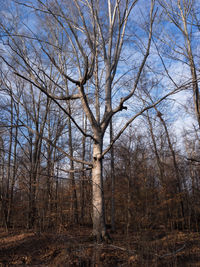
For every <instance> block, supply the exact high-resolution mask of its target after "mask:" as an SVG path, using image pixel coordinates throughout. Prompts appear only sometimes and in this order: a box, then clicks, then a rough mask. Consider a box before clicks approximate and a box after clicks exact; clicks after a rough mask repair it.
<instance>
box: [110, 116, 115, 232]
mask: <svg viewBox="0 0 200 267" xmlns="http://www.w3.org/2000/svg"><path fill="white" fill-rule="evenodd" d="M112 141H113V124H112V119H111V121H110V143H112ZM110 167H111V227H112V231H113V232H114V231H115V166H114V147H113V146H112V147H111V150H110Z"/></svg>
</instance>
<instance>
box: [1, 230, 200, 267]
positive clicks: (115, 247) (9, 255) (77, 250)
mask: <svg viewBox="0 0 200 267" xmlns="http://www.w3.org/2000/svg"><path fill="white" fill-rule="evenodd" d="M90 233H91V229H89V228H86V227H70V228H69V229H68V230H66V231H62V232H61V231H60V232H59V233H55V232H54V233H41V234H38V233H34V232H31V231H26V232H25V231H20V230H18V231H9V232H5V231H4V230H3V229H0V266H25V265H27V266H52V267H53V266H61V267H62V266H81V267H84V266H85V267H90V266H95V267H98V266H102V267H104V266H113V267H115V266H116V267H117V266H141V267H143V266H150V267H151V266H162V267H164V266H192V267H193V266H199V267H200V233H197V232H187V231H185V232H184V231H173V232H165V231H158V230H157V231H156V230H151V231H141V232H131V233H129V235H128V236H127V235H126V234H123V233H122V232H120V231H118V233H115V234H111V235H112V238H113V242H112V244H97V243H95V242H94V241H93V240H92V239H91V237H90Z"/></svg>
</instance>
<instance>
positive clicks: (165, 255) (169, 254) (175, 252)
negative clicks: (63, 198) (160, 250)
mask: <svg viewBox="0 0 200 267" xmlns="http://www.w3.org/2000/svg"><path fill="white" fill-rule="evenodd" d="M184 248H185V244H184V245H183V246H182V247H181V248H179V249H177V250H176V251H173V252H171V253H166V254H163V255H158V254H155V255H156V256H157V257H159V258H160V259H161V258H164V257H169V256H174V255H176V254H177V253H178V252H180V251H182V250H183V249H184Z"/></svg>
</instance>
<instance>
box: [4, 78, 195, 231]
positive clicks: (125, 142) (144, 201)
mask: <svg viewBox="0 0 200 267" xmlns="http://www.w3.org/2000/svg"><path fill="white" fill-rule="evenodd" d="M23 86H24V84H21V83H20V82H19V81H16V90H17V92H18V101H17V100H16V95H15V97H13V95H12V93H11V91H10V88H9V87H7V88H4V92H5V93H4V96H3V98H2V102H1V139H0V140H1V148H0V149H1V150H0V195H1V206H0V212H1V217H0V218H1V220H0V224H1V227H5V228H10V227H12V228H18V227H20V228H34V229H37V230H39V231H44V230H50V229H51V230H53V229H56V230H61V229H65V227H68V226H70V225H71V224H86V225H91V223H92V202H91V190H92V181H91V170H90V169H88V168H87V167H85V166H84V164H82V163H80V164H79V163H76V164H75V166H74V163H73V162H71V161H70V160H68V159H67V158H66V156H65V153H67V152H68V151H69V152H68V154H70V153H71V154H73V155H78V156H79V157H80V158H82V159H89V158H91V144H90V143H89V142H87V141H86V140H85V138H80V137H79V136H78V134H77V133H76V131H75V130H74V129H73V127H72V126H71V125H70V122H69V120H68V119H67V118H66V117H63V115H62V113H61V112H60V111H59V109H58V108H57V107H56V106H55V104H53V103H52V102H51V101H50V100H49V99H48V98H45V97H44V96H42V94H38V95H35V94H33V93H32V94H31V92H32V91H31V90H30V91H29V92H27V91H24V90H23ZM66 106H67V103H66ZM72 109H73V107H72ZM160 109H162V112H164V109H165V107H164V106H162V107H160ZM76 112H77V111H76ZM77 116H80V118H81V117H82V118H81V119H82V123H83V124H84V127H85V128H87V120H86V119H85V118H84V117H83V115H82V114H77ZM167 117H168V119H167ZM165 118H166V119H165ZM169 118H170V116H169V115H166V116H164V115H163V114H161V112H160V111H158V110H157V111H155V110H152V111H148V112H146V113H144V114H143V116H142V118H141V119H140V120H138V121H137V122H136V125H135V126H130V127H129V129H128V130H127V131H126V132H125V133H124V135H123V136H122V137H121V138H120V139H119V140H118V141H117V143H115V145H114V147H113V150H112V151H111V153H109V154H107V155H106V157H105V158H104V170H103V173H104V195H105V210H106V222H107V224H111V225H112V227H113V229H114V228H115V227H116V228H121V229H123V231H124V232H126V233H128V232H129V230H136V231H137V230H141V229H157V228H160V227H161V228H166V229H168V230H173V229H189V230H194V231H199V225H200V208H199V204H200V189H199V188H200V187H199V186H200V162H199V161H198V155H199V142H200V140H199V137H198V130H197V129H195V127H194V128H193V129H191V130H190V131H189V130H188V131H186V130H185V131H183V132H182V133H178V134H179V136H178V137H177V136H176V133H174V129H175V128H174V126H173V128H172V126H170V125H171V120H169ZM24 125H29V127H30V130H28V129H27V127H24ZM173 125H174V124H173ZM113 128H115V124H114V123H113ZM34 129H36V130H37V132H39V135H38V134H36V133H34ZM88 131H89V129H88ZM108 138H109V137H108ZM66 151H67V152H66ZM113 164H114V165H113ZM75 167H76V168H75ZM74 169H76V171H75V170H74ZM65 170H67V171H65Z"/></svg>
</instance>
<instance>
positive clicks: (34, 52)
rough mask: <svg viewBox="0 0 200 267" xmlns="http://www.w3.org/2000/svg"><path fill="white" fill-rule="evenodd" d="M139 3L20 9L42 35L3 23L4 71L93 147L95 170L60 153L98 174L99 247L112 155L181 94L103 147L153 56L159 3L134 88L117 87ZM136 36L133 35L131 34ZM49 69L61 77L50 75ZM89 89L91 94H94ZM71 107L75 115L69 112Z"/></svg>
mask: <svg viewBox="0 0 200 267" xmlns="http://www.w3.org/2000/svg"><path fill="white" fill-rule="evenodd" d="M138 2H139V1H137V0H135V1H129V0H126V1H119V0H116V1H111V0H107V1H103V2H101V3H100V1H98V0H96V1H88V0H85V1H78V0H73V3H71V2H70V3H69V1H67V0H66V1H62V2H58V1H56V0H55V1H46V2H45V3H44V2H43V1H40V0H37V1H33V2H30V3H29V4H28V3H27V4H25V3H22V2H16V4H17V5H18V6H19V7H20V8H21V11H23V10H26V9H31V10H32V11H33V14H34V15H33V17H32V19H33V21H34V22H35V24H36V23H38V25H40V27H41V29H37V30H36V29H35V27H30V24H26V30H24V32H23V31H22V30H21V31H19V30H18V28H17V27H16V26H13V28H11V29H10V28H9V27H7V25H6V23H5V22H4V23H1V29H2V31H4V36H3V37H2V42H3V43H4V47H5V49H6V50H7V51H8V56H2V57H1V58H2V59H3V61H4V63H6V64H7V66H8V67H9V69H10V70H11V71H12V72H14V74H15V75H17V76H18V77H20V78H22V79H23V80H24V81H26V82H28V83H29V84H31V88H34V90H35V89H36V88H38V89H39V90H40V92H42V93H44V94H45V95H46V96H47V97H48V99H50V100H51V101H53V102H54V103H56V105H57V106H58V107H59V108H60V110H62V112H63V113H64V114H66V115H67V116H68V118H69V120H70V124H71V123H72V124H73V125H74V126H75V127H76V128H77V131H79V132H80V133H81V134H82V135H83V136H84V137H85V138H90V139H91V140H92V141H93V155H92V161H89V162H88V161H85V160H81V159H78V158H77V157H76V155H75V154H74V153H73V152H72V151H71V152H70V153H69V154H68V153H66V152H65V151H64V150H62V149H61V148H59V150H60V151H62V152H63V153H64V154H65V155H66V156H68V157H69V159H70V160H71V161H73V162H76V163H77V164H80V163H81V164H84V166H85V165H88V166H89V167H90V168H92V187H93V188H92V189H93V190H92V192H93V193H92V194H93V196H92V205H93V234H94V236H96V237H97V239H98V240H101V239H106V238H107V231H106V225H105V210H104V209H105V207H104V190H103V174H102V166H103V158H104V155H105V154H106V153H107V152H108V151H110V149H111V148H112V146H113V144H114V143H115V142H116V140H117V139H118V138H119V137H120V136H121V134H122V133H123V132H124V131H125V130H126V129H127V127H128V126H129V125H130V124H131V123H132V122H133V121H134V119H136V118H137V117H138V116H140V115H141V114H142V113H143V112H144V111H146V110H148V109H150V108H152V107H154V106H155V105H157V104H158V103H160V102H161V101H162V100H164V99H165V98H166V97H167V96H169V95H171V94H172V93H174V92H170V93H168V94H166V95H164V96H162V97H160V99H159V100H157V101H156V102H155V103H153V104H152V103H151V104H147V103H146V102H145V106H142V107H141V109H140V110H139V112H137V113H136V114H135V115H132V114H129V119H128V120H127V121H126V123H125V124H124V125H123V126H122V127H121V129H119V131H118V133H117V134H116V135H115V136H114V137H113V138H112V140H111V143H110V144H108V146H107V147H104V144H103V141H104V136H105V133H106V131H107V129H108V126H109V124H110V122H111V119H112V117H113V116H114V115H116V114H118V113H119V112H122V111H126V110H127V107H126V106H125V103H127V105H128V101H129V100H132V99H133V97H134V95H135V92H136V91H137V87H138V82H139V80H140V76H141V74H142V71H143V68H144V66H145V64H146V61H147V58H148V56H149V54H150V48H151V40H152V31H153V23H154V20H155V16H156V11H155V10H154V4H155V3H154V0H152V1H151V3H150V6H149V9H150V12H149V15H146V17H147V19H146V22H145V27H144V30H143V34H144V35H145V40H144V43H145V44H144V43H142V42H141V46H140V50H139V51H141V54H140V56H139V58H137V64H136V66H135V68H134V71H132V77H131V79H130V77H128V76H127V79H126V82H127V81H128V80H130V81H131V82H129V86H128V88H127V87H126V86H125V84H122V88H120V87H119V86H118V87H117V86H116V85H117V84H118V81H119V80H121V79H120V77H123V76H125V75H126V74H127V68H126V70H125V71H124V70H123V68H122V72H123V74H122V75H121V71H120V64H121V62H120V60H121V59H122V56H123V52H124V50H125V47H127V45H129V40H126V35H125V33H126V30H127V26H128V23H131V24H132V23H133V21H132V20H131V18H130V14H133V12H134V8H137V5H136V4H137V3H138ZM135 10H137V9H135ZM135 12H136V11H135ZM105 18H107V19H105ZM13 25H14V24H13ZM23 25H24V24H23ZM129 31H130V30H129ZM129 34H133V32H131V31H130V32H129ZM134 36H136V34H134ZM139 41H140V38H137V36H136V37H135V43H136V44H138V42H139ZM137 52H138V51H137ZM9 53H10V54H9ZM139 59H140V60H139ZM127 62H128V61H127ZM49 66H51V72H52V73H54V77H53V76H52V75H50V74H49V73H50V71H49ZM130 69H131V67H130ZM66 83H69V87H68V91H66V88H65V86H64V85H65V84H66ZM50 84H53V86H54V87H55V88H56V89H55V91H54V92H52V91H51V90H50V89H49V86H50ZM86 86H87V87H89V90H88V91H87V90H86ZM179 89H180V88H176V90H179ZM31 90H32V89H31ZM66 101H68V107H66V106H65V104H63V103H66ZM69 102H70V105H71V103H73V104H74V105H75V106H76V108H77V109H78V108H79V109H81V111H82V112H84V114H85V116H86V117H87V120H88V122H89V124H90V127H89V128H90V129H91V132H86V131H85V129H84V128H82V126H81V125H80V123H79V121H78V120H79V116H78V114H72V113H71V112H70V110H69V107H70V106H69ZM41 130H42V132H43V128H41V129H40V130H39V129H38V128H37V127H36V128H35V129H34V133H35V134H36V136H38V138H39V139H40V138H43V139H44V140H46V141H47V142H49V143H50V144H51V145H53V143H52V141H51V140H49V139H48V138H46V137H43V134H42V132H41ZM36 139H37V138H36ZM35 154H36V153H34V155H35ZM37 159H38V158H37ZM71 168H74V166H71ZM33 173H35V170H34V172H33Z"/></svg>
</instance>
